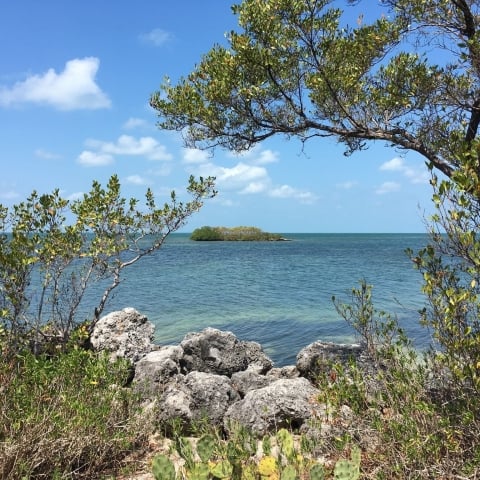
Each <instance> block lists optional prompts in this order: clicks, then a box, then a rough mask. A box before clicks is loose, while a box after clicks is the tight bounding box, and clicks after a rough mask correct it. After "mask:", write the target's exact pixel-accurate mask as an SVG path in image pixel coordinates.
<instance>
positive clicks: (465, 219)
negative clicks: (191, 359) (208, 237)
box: [0, 0, 480, 480]
mask: <svg viewBox="0 0 480 480" xmlns="http://www.w3.org/2000/svg"><path fill="white" fill-rule="evenodd" d="M339 5H344V7H345V9H350V8H356V9H357V10H355V12H358V11H359V10H358V9H359V8H360V7H361V6H362V5H364V6H365V8H366V9H370V13H371V15H373V14H374V13H372V12H371V5H370V2H367V1H362V0H359V1H350V0H343V1H340V0H339V1H337V2H331V1H328V0H321V1H312V0H295V1H292V0H262V1H259V0H243V1H241V2H240V3H238V4H237V5H235V6H234V7H233V11H234V13H235V14H236V15H238V21H239V26H240V31H238V32H231V33H230V34H229V35H228V41H229V43H230V44H229V45H228V46H227V47H225V46H221V45H220V44H218V45H216V46H214V47H213V48H212V50H211V51H210V52H208V53H207V54H206V55H205V56H204V57H203V58H202V59H201V61H200V62H199V63H198V64H197V67H195V69H194V70H193V71H192V72H191V73H190V74H189V75H188V76H186V77H185V78H182V79H179V80H178V83H177V84H171V83H169V82H166V83H165V84H164V85H163V86H162V91H161V92H158V93H155V94H153V95H152V97H151V100H150V103H151V105H152V106H153V107H154V108H155V109H156V110H157V111H158V113H159V115H160V124H159V125H160V127H162V128H165V129H168V130H177V131H181V132H182V133H183V134H184V137H185V139H186V145H187V146H190V147H198V148H214V147H218V146H223V147H225V148H228V149H231V150H233V151H237V152H241V151H243V150H246V149H249V148H250V147H252V146H254V145H255V144H257V143H259V142H261V141H263V140H265V139H268V138H269V137H271V136H273V135H276V134H284V135H285V136H286V137H296V138H298V139H300V140H301V141H303V142H307V141H311V140H312V139H314V138H317V139H318V138H319V137H325V136H331V137H334V138H336V139H337V140H338V141H340V142H342V143H343V144H344V146H345V151H346V153H347V154H352V153H354V152H355V151H357V150H361V149H363V148H365V147H366V144H367V143H368V142H369V141H379V140H380V141H385V142H386V143H387V144H388V145H393V146H394V147H396V148H398V149H401V150H412V151H415V152H417V153H418V154H419V155H421V156H422V157H423V158H424V160H425V161H426V163H427V166H428V168H429V170H430V172H431V184H432V189H433V194H432V200H433V206H434V208H435V213H434V215H433V216H432V217H431V218H430V219H428V220H427V225H428V227H427V228H428V231H429V234H430V236H429V238H430V240H429V245H428V246H427V247H426V248H425V249H423V250H421V251H420V252H409V254H410V257H411V260H412V263H413V265H414V267H415V268H418V270H419V272H420V274H421V275H422V278H423V281H424V284H423V291H424V293H425V299H426V305H427V307H426V308H425V309H424V310H422V311H421V312H419V322H420V323H421V324H423V325H424V326H425V327H427V328H428V329H429V330H428V334H429V335H431V337H432V345H431V349H430V350H428V351H427V352H425V353H424V355H419V353H418V352H417V351H415V349H414V348H413V347H412V345H411V342H410V341H409V339H408V338H406V336H405V334H404V332H403V330H402V328H401V326H400V325H399V324H398V322H397V321H396V319H395V318H394V317H391V316H389V315H388V314H387V313H385V312H383V311H378V310H376V309H375V308H374V306H373V304H372V300H371V290H370V287H369V286H368V285H366V284H361V287H360V288H354V289H353V290H352V297H351V299H349V302H347V303H339V302H338V300H336V299H335V300H334V305H335V307H336V308H337V310H338V313H339V315H340V316H341V317H343V318H344V319H345V320H346V321H347V322H348V323H349V324H350V325H351V326H352V327H353V328H354V330H355V331H356V332H357V334H358V335H359V337H360V338H361V339H362V340H364V343H365V345H366V346H367V353H368V355H370V356H371V357H372V358H373V359H374V360H375V362H376V365H377V366H378V368H377V369H375V371H373V372H371V373H370V376H369V377H366V376H365V375H364V374H363V373H362V372H360V371H359V370H358V368H357V367H356V365H355V364H354V362H353V361H352V365H351V368H349V369H348V370H346V369H342V368H341V367H339V366H338V365H328V366H327V367H328V368H326V372H327V374H326V375H325V376H321V377H319V378H318V379H317V384H318V385H319V386H320V388H321V390H322V392H323V393H322V396H321V398H318V399H312V402H313V401H319V402H323V403H324V404H325V408H326V410H328V418H329V419H330V420H329V422H330V423H329V424H328V425H327V426H326V427H327V428H326V429H325V434H326V432H327V431H330V432H332V435H331V436H330V437H328V436H323V433H324V432H322V436H320V437H319V438H318V439H317V442H318V445H320V446H321V449H322V450H321V451H322V455H321V456H322V458H326V459H327V460H328V461H327V464H326V467H325V470H323V469H322V471H321V472H319V471H318V472H316V473H315V475H314V473H313V471H312V470H309V469H308V468H307V467H308V465H307V460H308V459H307V457H305V456H304V455H301V454H298V455H297V451H296V450H295V455H292V452H293V450H292V448H290V447H289V449H288V451H289V454H288V455H286V456H285V457H283V458H282V461H280V460H279V461H277V460H276V459H275V458H274V457H273V455H268V458H266V460H263V459H262V460H258V459H257V457H256V456H252V457H249V458H248V459H245V457H242V456H241V455H240V454H239V452H240V453H241V452H242V448H244V446H245V445H246V444H247V443H248V442H249V440H248V439H246V438H245V436H244V437H240V436H237V437H235V436H234V437H232V438H229V439H228V441H225V440H224V439H223V437H222V432H217V433H218V436H217V437H215V438H216V446H215V448H216V449H217V451H216V453H215V455H216V461H217V463H216V465H220V461H221V460H222V459H226V460H228V461H229V462H230V463H231V464H232V465H233V463H234V466H235V469H232V472H231V473H232V475H231V478H232V479H235V480H239V479H242V478H252V479H266V478H278V477H279V472H278V471H279V470H280V469H282V472H281V478H291V479H295V478H302V480H303V479H310V480H312V479H314V478H328V479H339V478H350V479H357V478H360V477H361V478H365V479H407V478H415V479H425V480H426V479H447V478H451V479H475V478H479V474H480V436H479V434H478V432H479V430H480V320H479V312H480V238H479V235H478V231H479V225H480V154H479V152H480V139H479V136H478V129H479V126H480V16H479V9H480V7H479V3H478V1H475V0H429V1H425V0H383V1H382V2H381V6H382V8H381V9H380V13H379V17H378V19H377V20H374V21H373V22H366V21H364V20H363V16H362V15H360V16H359V17H358V21H357V22H356V23H355V22H353V23H354V24H355V26H353V27H352V26H351V25H348V24H347V22H345V21H343V20H342V11H341V9H340V8H337V7H338V6H339ZM371 15H370V14H369V17H371ZM212 186H213V185H212V183H211V182H210V181H207V182H206V183H205V182H204V181H198V182H197V181H193V179H191V182H190V191H191V193H192V194H193V199H192V201H191V202H188V203H187V204H181V203H179V202H178V201H177V200H176V198H175V196H172V198H171V202H169V203H168V204H166V205H165V206H162V207H158V206H156V204H155V199H154V197H153V194H152V192H147V197H146V205H145V208H142V209H140V208H137V201H136V200H129V201H127V200H125V199H123V198H122V197H121V196H120V194H119V182H118V179H117V178H116V177H113V178H112V179H111V181H110V183H109V185H108V186H107V188H103V187H101V185H100V184H98V183H96V182H95V183H94V185H93V188H92V191H91V192H90V193H89V194H87V195H86V196H85V197H84V198H83V199H82V200H79V201H76V202H73V203H71V202H70V201H68V200H66V199H63V198H61V197H60V195H59V192H58V191H56V192H54V193H53V194H46V195H38V194H37V193H34V194H32V196H31V197H30V198H29V199H27V200H26V201H25V202H22V203H20V204H18V205H16V206H15V207H13V209H7V208H6V207H3V206H1V205H0V417H1V419H2V420H1V422H0V478H1V479H2V480H4V479H5V480H10V479H12V480H13V479H15V480H16V479H23V478H29V479H43V478H52V479H80V478H85V479H87V478H89V479H90V478H115V476H116V475H117V473H118V472H119V470H120V469H121V467H124V466H125V465H127V471H128V459H129V458H130V459H131V458H132V457H131V454H132V452H134V451H139V450H141V449H142V448H147V445H149V442H148V436H149V434H150V433H151V432H152V431H156V432H157V433H158V432H165V431H166V429H165V428H164V427H165V426H164V425H155V424H153V423H152V422H150V423H148V422H142V421H140V419H141V418H145V417H144V416H142V413H143V412H142V404H141V402H140V401H139V400H138V398H136V396H135V395H133V394H132V392H131V391H130V390H129V389H128V388H126V387H127V386H128V383H127V379H128V375H129V366H128V365H126V364H125V363H124V362H122V361H118V362H111V361H109V360H107V359H106V357H105V356H104V355H99V354H96V353H94V352H92V351H91V350H89V349H88V348H87V347H88V339H89V335H90V332H91V327H92V324H94V323H95V322H96V321H97V320H98V318H99V315H100V314H101V312H102V310H103V308H104V306H105V302H106V301H107V300H108V298H109V296H110V294H111V292H112V290H113V289H114V288H116V286H117V285H118V282H119V281H120V279H121V277H120V274H121V273H122V272H123V270H124V268H127V267H128V266H129V265H131V264H133V263H135V262H137V261H138V260H140V259H141V258H142V257H143V256H145V255H147V254H149V253H151V252H153V251H155V250H156V249H157V248H160V246H161V245H162V243H163V239H164V238H165V235H167V234H169V233H170V232H172V231H175V230H176V229H178V228H179V227H181V226H183V225H184V224H185V222H186V220H187V219H188V217H189V216H190V215H191V214H193V213H194V212H196V211H197V210H198V209H199V208H200V207H201V204H202V202H203V199H204V198H206V197H208V196H211V195H212V194H213V190H212ZM66 213H68V215H69V216H70V214H73V215H72V217H73V218H75V221H74V222H73V223H72V224H70V225H68V226H67V225H66V222H65V219H66ZM412 214H413V213H412ZM92 234H93V240H91V238H92V236H91V235H92ZM140 238H143V239H148V238H151V239H153V243H151V244H150V245H149V246H148V247H146V248H145V249H143V247H142V248H141V249H140V250H139V248H140V243H139V239H140ZM130 254H131V255H132V256H130V257H127V255H130ZM34 278H35V282H37V283H40V288H39V289H38V290H37V291H35V292H32V289H31V286H32V285H33V284H34V282H32V279H34ZM199 280H201V279H199ZM95 282H100V283H101V284H102V285H104V284H105V282H107V289H106V290H105V291H104V293H103V294H102V295H101V296H100V297H101V298H99V301H98V304H97V308H95V309H92V312H91V315H90V317H89V318H86V319H85V318H82V317H80V316H79V314H78V305H79V303H80V301H81V299H82V298H84V293H85V291H86V288H87V287H88V286H89V285H91V284H92V283H95ZM312 340H314V339H312ZM123 386H125V388H123ZM379 386H380V387H381V388H378V387H379ZM345 406H348V407H349V412H351V415H352V416H353V419H352V420H351V423H352V425H355V426H356V430H355V431H354V432H352V434H351V435H342V436H337V435H336V434H335V432H336V427H337V423H336V422H337V421H338V417H336V414H337V412H339V411H341V410H342V409H344V408H345ZM293 427H294V425H292V430H293ZM202 428H203V429H204V430H205V429H206V428H208V422H207V426H205V424H203V426H199V429H198V431H199V432H200V431H201V429H202ZM365 432H366V433H367V434H368V433H369V432H370V433H372V432H374V433H375V435H374V436H375V438H376V439H377V441H376V442H375V443H374V444H368V445H366V444H365V443H362V442H361V441H360V440H359V439H362V438H363V439H364V438H365V435H363V434H365ZM282 437H283V439H284V440H285V441H287V439H288V438H289V437H288V435H286V434H284V433H282ZM312 441H313V440H312ZM175 445H176V449H177V450H178V451H179V452H183V454H185V452H188V449H187V448H186V443H184V441H183V437H180V436H178V437H177V442H176V443H175ZM200 445H202V444H200ZM289 445H290V446H291V443H289ZM298 445H299V448H300V447H301V448H302V449H304V448H305V449H306V448H307V447H311V445H309V444H308V443H307V442H306V441H304V440H302V439H301V440H300V441H299V442H298ZM271 447H272V441H271V439H270V438H267V439H264V441H263V449H264V451H272V448H271ZM172 450H175V449H172ZM199 453H200V452H199ZM129 455H130V456H129ZM264 458H265V457H264ZM342 458H350V459H351V460H348V462H350V463H348V464H345V461H343V460H341V459H342ZM166 460H168V459H165V457H159V458H158V460H157V461H156V462H155V463H154V467H155V474H156V478H157V479H160V478H162V479H165V478H169V479H170V478H175V475H176V474H175V472H174V471H173V472H172V469H171V465H170V464H168V462H167V461H166ZM257 460H258V463H259V465H257V466H256V467H255V468H254V469H253V471H252V470H251V469H249V470H248V471H249V472H250V476H249V477H247V476H245V475H244V476H242V475H241V467H242V465H245V464H246V463H247V462H250V463H255V462H256V461H257ZM195 462H198V458H197V457H196V456H191V460H190V463H189V464H188V465H187V466H188V467H189V468H190V471H189V472H190V473H191V471H195V472H196V474H197V477H195V478H200V477H199V476H198V475H199V471H200V470H201V471H203V476H202V477H201V478H207V479H209V480H216V479H219V478H229V477H228V476H225V475H223V474H224V471H222V469H221V468H220V467H219V468H218V469H215V470H214V472H215V473H212V472H211V471H210V470H208V471H206V470H205V465H204V466H203V467H202V468H200V467H199V466H197V465H196V464H195ZM328 462H330V463H328ZM340 462H344V463H342V464H341V466H342V467H344V468H343V471H344V470H348V473H344V472H343V473H342V472H341V471H340V470H341V469H340V468H338V469H337V468H336V466H337V464H338V463H340ZM162 463H163V464H167V467H165V468H166V469H167V470H162V468H161V467H162ZM204 463H207V461H205V462H204ZM250 463H249V466H250ZM329 465H330V466H329ZM130 468H131V467H130ZM239 468H240V470H239ZM202 469H203V470H202ZM207 469H208V464H207ZM283 470H285V471H286V470H288V474H287V473H285V471H283ZM165 471H168V477H166V476H165ZM239 471H240V474H239V473H238V472H239ZM244 471H247V469H246V468H245V469H244ZM124 473H125V472H124ZM190 473H189V474H188V475H189V477H188V478H194V477H193V475H190ZM222 475H223V476H222ZM287 475H288V476H287ZM124 478H125V476H124ZM177 478H180V477H177Z"/></svg>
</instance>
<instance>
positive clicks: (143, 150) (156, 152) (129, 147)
mask: <svg viewBox="0 0 480 480" xmlns="http://www.w3.org/2000/svg"><path fill="white" fill-rule="evenodd" d="M86 144H87V146H88V147H90V148H93V149H95V150H98V151H99V152H101V153H105V154H110V155H129V156H143V157H146V158H148V159H149V160H163V161H167V160H171V159H172V155H171V154H170V153H168V152H167V149H166V147H165V146H164V145H161V144H160V143H158V142H157V140H155V139H154V138H152V137H141V138H139V139H136V138H135V137H131V136H129V135H121V136H120V137H119V138H118V140H117V141H116V142H103V141H100V140H93V139H90V140H87V142H86Z"/></svg>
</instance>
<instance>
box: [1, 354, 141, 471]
mask: <svg viewBox="0 0 480 480" xmlns="http://www.w3.org/2000/svg"><path fill="white" fill-rule="evenodd" d="M129 368H130V367H129V364H128V363H126V362H124V361H119V362H116V363H112V362H111V361H109V359H108V358H107V356H106V355H97V354H94V353H93V352H90V351H86V350H82V349H78V348H72V349H71V350H69V351H68V352H62V353H60V354H58V355H56V356H53V357H52V356H49V357H47V356H46V355H40V356H34V355H33V354H32V353H30V352H29V351H26V352H23V353H21V354H19V355H18V356H17V358H16V359H12V358H10V359H7V358H6V357H1V358H0V385H1V387H0V388H1V395H0V417H1V418H2V421H1V422H0V478H2V479H4V480H7V479H12V480H16V479H20V478H31V479H36V478H88V479H90V478H98V477H97V475H98V473H99V472H102V471H103V472H105V471H115V470H116V469H118V468H119V466H120V462H121V460H122V459H123V458H124V457H125V455H126V454H127V453H128V452H130V451H131V450H132V448H133V447H134V446H135V445H137V444H139V442H141V441H142V440H143V438H144V436H145V435H146V434H148V429H147V428H145V425H144V424H142V422H139V421H138V415H137V414H138V412H139V410H138V406H137V403H136V399H135V397H134V396H133V394H132V392H131V391H130V390H129V389H127V388H124V387H123V385H124V384H125V382H126V380H127V378H128V375H129V374H130V372H129ZM142 430H143V431H142Z"/></svg>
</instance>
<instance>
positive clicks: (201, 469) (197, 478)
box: [187, 463, 210, 480]
mask: <svg viewBox="0 0 480 480" xmlns="http://www.w3.org/2000/svg"><path fill="white" fill-rule="evenodd" d="M209 477H210V472H209V470H208V465H207V464H206V463H196V464H195V465H194V466H193V467H192V468H191V469H190V470H188V471H187V478H188V480H208V478H209Z"/></svg>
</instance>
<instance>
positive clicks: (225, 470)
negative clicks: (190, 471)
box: [209, 460, 233, 479]
mask: <svg viewBox="0 0 480 480" xmlns="http://www.w3.org/2000/svg"><path fill="white" fill-rule="evenodd" d="M209 471H210V473H211V474H212V475H213V476H214V477H215V478H219V479H224V478H228V479H230V478H231V477H232V472H233V465H232V464H231V463H230V462H229V461H227V460H221V461H220V462H218V463H215V464H213V465H210V467H209Z"/></svg>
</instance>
